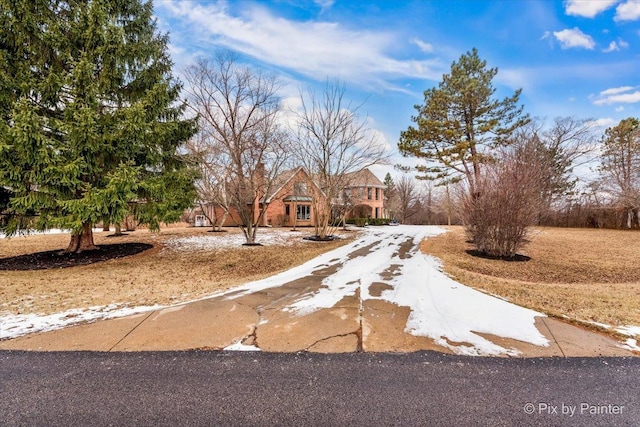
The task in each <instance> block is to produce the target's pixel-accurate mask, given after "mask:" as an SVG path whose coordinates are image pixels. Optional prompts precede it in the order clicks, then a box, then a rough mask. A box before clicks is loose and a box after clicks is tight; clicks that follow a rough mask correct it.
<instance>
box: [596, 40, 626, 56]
mask: <svg viewBox="0 0 640 427" xmlns="http://www.w3.org/2000/svg"><path fill="white" fill-rule="evenodd" d="M628 47H629V43H627V42H625V41H623V40H618V41H617V42H615V41H612V42H611V43H609V46H608V47H607V48H605V49H602V51H603V52H604V53H609V52H615V51H618V50H620V49H626V48H628Z"/></svg>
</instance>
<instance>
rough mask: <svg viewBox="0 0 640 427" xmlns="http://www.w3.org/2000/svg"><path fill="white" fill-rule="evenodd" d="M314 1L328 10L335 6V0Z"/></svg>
mask: <svg viewBox="0 0 640 427" xmlns="http://www.w3.org/2000/svg"><path fill="white" fill-rule="evenodd" d="M313 2H314V3H315V4H317V5H318V6H320V8H321V9H322V10H327V9H330V8H331V7H332V6H333V4H334V3H335V0H314V1H313Z"/></svg>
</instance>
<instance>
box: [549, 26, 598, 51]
mask: <svg viewBox="0 0 640 427" xmlns="http://www.w3.org/2000/svg"><path fill="white" fill-rule="evenodd" d="M553 35H554V36H555V37H556V39H558V41H559V42H560V46H561V47H562V49H571V48H573V47H578V48H580V47H581V48H585V49H593V48H594V47H595V45H596V44H595V42H594V41H593V39H592V38H591V36H589V35H587V34H585V33H583V32H582V31H580V29H579V28H578V27H574V28H573V29H571V30H569V29H565V30H562V31H554V32H553Z"/></svg>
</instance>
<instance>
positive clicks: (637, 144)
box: [600, 118, 640, 228]
mask: <svg viewBox="0 0 640 427" xmlns="http://www.w3.org/2000/svg"><path fill="white" fill-rule="evenodd" d="M601 162H602V163H601V168H600V172H601V174H602V176H603V178H604V187H605V188H606V190H608V191H609V192H610V194H612V195H613V196H614V199H615V203H616V205H617V207H618V209H619V210H620V211H622V212H623V215H624V223H625V226H626V228H632V227H634V226H636V227H640V122H639V121H638V119H635V118H627V119H624V120H622V121H621V122H620V123H619V124H618V125H617V126H615V127H612V128H609V129H607V130H606V132H605V136H604V138H603V140H602V157H601ZM634 218H635V221H634Z"/></svg>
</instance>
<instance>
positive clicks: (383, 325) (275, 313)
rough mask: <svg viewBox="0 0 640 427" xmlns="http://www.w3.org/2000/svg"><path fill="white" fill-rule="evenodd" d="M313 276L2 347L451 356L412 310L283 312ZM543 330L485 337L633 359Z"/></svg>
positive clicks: (538, 350) (556, 325)
mask: <svg viewBox="0 0 640 427" xmlns="http://www.w3.org/2000/svg"><path fill="white" fill-rule="evenodd" d="M319 279H320V278H319V277H317V278H313V277H307V278H303V279H300V280H297V281H295V282H292V283H290V284H287V285H286V286H282V287H278V288H272V289H268V290H264V291H260V292H256V293H253V294H249V295H245V296H242V297H239V298H236V299H227V298H226V297H217V298H210V299H205V300H202V301H197V302H193V303H189V304H184V305H179V306H175V307H170V308H166V309H162V310H157V311H152V312H148V313H143V314H138V315H133V316H128V317H123V318H118V319H112V320H104V321H98V322H95V323H91V324H84V325H78V326H73V327H68V328H66V329H60V330H56V331H50V332H43V333H36V334H32V335H29V336H24V337H19V338H15V339H11V340H6V341H2V342H0V349H4V350H8V349H15V350H33V351H66V350H74V351H77V350H83V351H145V350H189V349H211V350H222V349H224V348H226V347H228V346H231V345H234V344H236V345H237V344H241V345H240V347H245V348H247V347H249V346H255V347H259V348H260V349H261V350H263V351H272V352H298V351H310V352H327V353H331V352H354V351H367V352H412V351H418V350H435V351H441V352H445V353H451V350H449V349H448V348H445V347H441V346H439V345H437V344H435V343H434V341H433V340H431V339H428V338H425V337H418V336H414V335H411V334H408V333H406V332H405V331H404V330H405V325H406V321H407V317H408V316H409V309H408V308H406V307H398V306H396V305H394V304H390V303H386V302H384V301H380V300H365V301H364V304H362V307H360V305H361V304H360V301H359V298H358V296H357V295H356V296H353V297H349V298H344V299H343V300H342V301H340V302H339V303H338V304H336V306H334V307H332V308H330V309H324V310H319V311H316V312H313V313H311V314H309V315H306V316H297V315H295V314H292V313H287V312H286V311H282V310H280V308H282V307H284V306H286V303H287V302H288V301H290V300H291V299H293V298H295V297H296V295H300V294H303V293H306V292H310V291H312V290H313V289H315V288H316V286H315V284H314V282H317V281H318V280H319ZM536 327H537V328H538V330H539V331H540V332H541V333H542V334H543V335H544V336H545V337H546V338H547V339H548V340H549V343H550V345H549V346H548V347H540V346H535V345H532V344H528V343H523V342H519V341H515V340H510V339H504V338H501V337H496V336H487V335H483V337H484V338H487V339H489V340H490V341H492V342H494V343H496V344H498V345H500V346H502V347H505V348H513V349H517V350H518V351H519V352H520V356H521V357H550V356H555V357H599V356H633V355H634V353H632V352H630V351H627V350H624V349H622V348H620V347H619V346H618V343H617V342H616V341H614V340H613V339H611V338H609V337H607V336H605V335H601V334H598V333H595V332H591V331H588V330H585V329H583V328H580V327H577V326H573V325H570V324H567V323H564V322H562V321H560V320H557V319H553V318H548V317H538V318H536Z"/></svg>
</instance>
